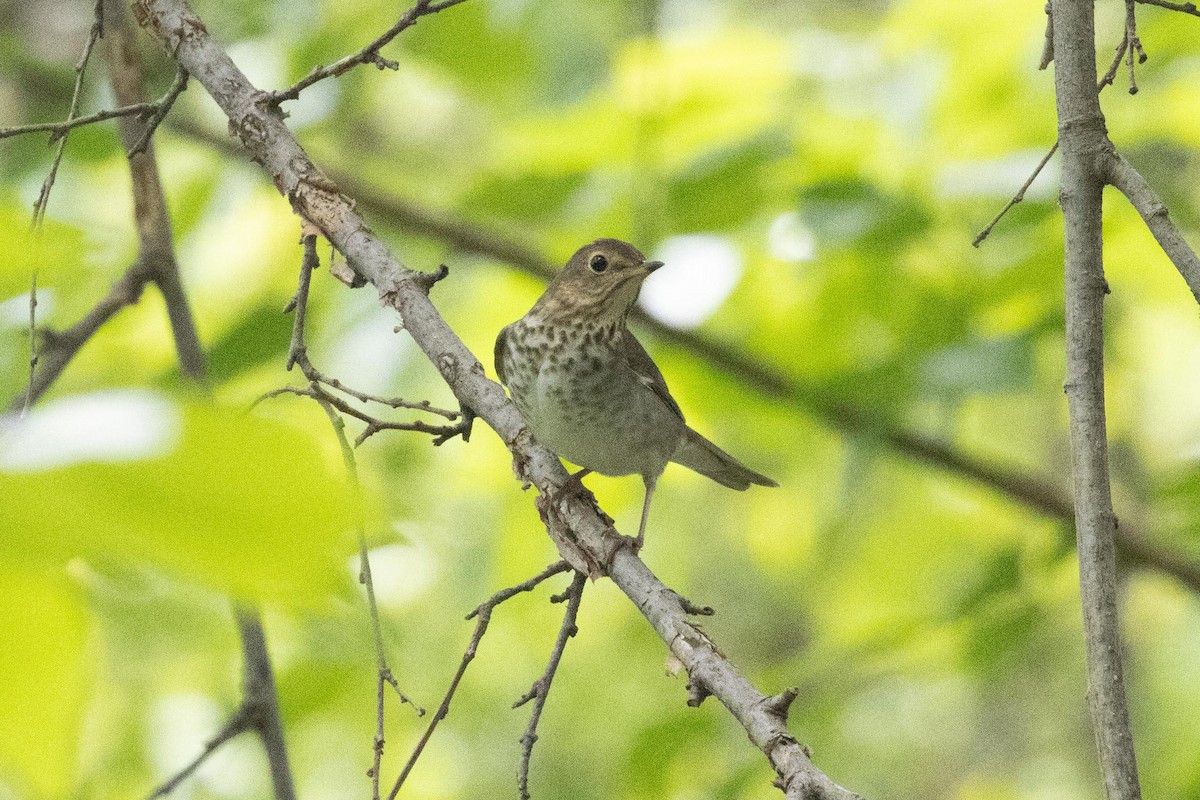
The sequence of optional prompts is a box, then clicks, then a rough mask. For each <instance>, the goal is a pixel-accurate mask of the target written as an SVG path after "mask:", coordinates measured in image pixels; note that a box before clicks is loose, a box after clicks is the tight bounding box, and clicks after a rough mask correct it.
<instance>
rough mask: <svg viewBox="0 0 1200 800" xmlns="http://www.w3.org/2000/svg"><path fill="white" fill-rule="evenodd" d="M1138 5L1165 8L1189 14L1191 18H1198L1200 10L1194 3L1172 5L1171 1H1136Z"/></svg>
mask: <svg viewBox="0 0 1200 800" xmlns="http://www.w3.org/2000/svg"><path fill="white" fill-rule="evenodd" d="M1137 1H1138V2H1139V3H1141V4H1143V5H1147V6H1158V7H1159V8H1167V9H1170V10H1171V11H1179V12H1182V13H1184V14H1191V15H1192V16H1193V17H1200V8H1197V7H1196V4H1195V3H1172V2H1171V0H1137Z"/></svg>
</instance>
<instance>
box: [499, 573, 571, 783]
mask: <svg viewBox="0 0 1200 800" xmlns="http://www.w3.org/2000/svg"><path fill="white" fill-rule="evenodd" d="M586 584H587V575H584V574H583V573H582V572H576V573H575V577H574V578H573V579H572V580H571V585H570V586H568V587H567V590H566V591H565V592H563V593H562V594H556V595H554V597H552V598H550V602H552V603H553V602H559V603H561V602H562V601H564V600H566V601H567V610H566V611H565V612H564V613H563V621H562V626H561V627H559V629H558V637H557V638H555V640H554V648H553V649H552V650H551V651H550V660H549V661H548V662H547V663H546V671H545V672H543V673H542V676H541V677H540V678H538V679H537V680H536V681H534V682H533V685H532V686H531V687H529V691H528V692H526V693H525V694H523V695H521V697H519V698H518V699H517V701H516V702H515V703H513V708H520V707H521V706H523V705H525V704H526V703H528V702H529V701H530V700H532V701H533V713H532V714H530V715H529V724H528V725H527V726H525V734H524V735H523V736H522V737H521V766H520V768H519V769H518V770H517V793H518V794H520V795H521V800H529V761H530V759H531V758H533V746H534V744H536V743H537V740H538V734H537V729H538V723H539V722H540V721H541V719H542V711H543V709H545V708H546V698H547V697H549V696H550V684H551V683H553V682H554V676H555V674H557V673H558V665H559V662H561V661H562V656H563V651H565V650H566V649H567V641H568V640H569V639H570V638H571V637H572V636H574V635H575V634H576V633H578V632H579V628H578V627H576V625H575V620H576V618H577V617H578V615H579V603H580V601H582V600H583V587H584V586H585V585H586Z"/></svg>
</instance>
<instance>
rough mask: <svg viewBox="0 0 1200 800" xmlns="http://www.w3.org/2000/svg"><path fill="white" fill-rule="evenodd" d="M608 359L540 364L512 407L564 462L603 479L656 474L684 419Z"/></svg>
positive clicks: (670, 451)
mask: <svg viewBox="0 0 1200 800" xmlns="http://www.w3.org/2000/svg"><path fill="white" fill-rule="evenodd" d="M607 359H608V354H607V353H602V354H588V355H587V356H585V357H584V358H582V359H579V360H573V361H571V362H570V363H569V364H568V363H563V362H562V361H561V360H560V361H559V362H558V363H556V364H550V363H546V362H543V363H542V364H541V365H540V368H539V369H538V370H537V372H536V373H534V374H533V375H529V376H528V377H530V378H532V380H531V381H530V383H531V384H532V385H529V386H528V387H526V389H527V390H526V391H523V392H520V393H519V394H520V399H519V400H518V402H517V406H518V408H519V409H520V411H521V414H522V416H523V417H524V418H525V421H526V422H527V423H528V424H529V427H530V429H531V430H532V431H533V435H534V436H535V437H536V438H537V440H538V441H539V442H541V443H542V444H544V445H545V446H546V447H548V448H550V449H551V450H553V451H554V452H555V453H557V454H558V455H560V456H562V457H563V458H565V459H567V460H568V461H571V462H573V463H575V464H578V465H580V466H582V467H587V468H588V469H590V470H593V471H594V472H599V473H601V474H604V475H630V474H635V473H636V474H642V475H652V476H657V475H659V474H660V473H661V472H662V470H663V468H664V467H665V466H666V464H667V461H669V460H670V458H671V455H672V454H673V453H674V452H675V448H676V447H678V445H679V442H680V440H681V439H682V437H683V431H684V426H683V421H682V420H680V419H679V418H678V417H677V416H676V415H675V414H674V413H673V412H672V411H671V410H670V409H669V408H667V406H666V404H665V403H663V401H662V399H661V398H659V397H658V396H657V395H655V394H654V392H653V390H651V389H650V388H649V387H647V386H646V385H645V384H643V383H641V381H639V380H638V379H637V376H636V375H634V374H633V372H632V371H631V370H629V369H628V367H625V366H624V364H620V365H619V368H617V367H616V366H614V365H612V364H610V363H609V362H608V360H607ZM516 394H517V393H514V395H516Z"/></svg>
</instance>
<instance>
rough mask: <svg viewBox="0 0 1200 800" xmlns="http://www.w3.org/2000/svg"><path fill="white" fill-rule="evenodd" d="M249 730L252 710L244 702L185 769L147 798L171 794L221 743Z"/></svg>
mask: <svg viewBox="0 0 1200 800" xmlns="http://www.w3.org/2000/svg"><path fill="white" fill-rule="evenodd" d="M249 730H253V725H251V723H250V710H249V708H248V707H247V706H246V704H245V703H244V702H243V703H242V704H241V705H239V706H238V708H237V711H235V712H234V713H233V714H232V715H231V716H230V717H229V719H227V720H226V721H225V724H224V725H222V726H221V730H219V731H217V733H216V735H215V736H213V738H211V739H209V740H208V741H207V742H205V743H204V749H203V750H201V751H200V753H199V755H197V756H196V757H195V758H194V759H192V760H191V761H190V762H189V763H188V764H187V766H185V767H184V768H183V769H181V770H179V771H178V772H176V773H175V774H174V775H172V776H171V777H170V778H168V779H167V780H165V781H163V782H162V783H161V784H159V785H158V787H157V788H156V789H155V790H154V791H153V792H151V793H150V794H149V795H147V796H146V800H157V798H159V797H166V796H167V795H169V794H171V792H173V791H175V790H176V789H177V788H178V787H179V785H180V784H181V783H183V782H184V781H185V780H187V779H188V778H190V777H191V775H192V773H193V772H195V771H196V770H197V769H199V768H200V767H201V766H202V765H203V764H204V762H205V761H208V759H209V758H210V757H211V756H212V755H213V753H215V752H217V750H219V749H221V745H223V744H225V743H226V742H228V741H229V740H230V739H233V738H235V737H237V736H239V735H240V734H243V733H245V732H246V731H249Z"/></svg>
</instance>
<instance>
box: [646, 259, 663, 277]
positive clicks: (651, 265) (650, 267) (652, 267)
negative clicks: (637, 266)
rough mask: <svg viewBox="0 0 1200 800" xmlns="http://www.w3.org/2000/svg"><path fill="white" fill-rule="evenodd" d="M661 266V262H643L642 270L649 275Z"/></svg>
mask: <svg viewBox="0 0 1200 800" xmlns="http://www.w3.org/2000/svg"><path fill="white" fill-rule="evenodd" d="M662 265H663V262H661V261H643V262H642V269H644V270H646V274H647V275H649V274H650V273H651V272H654V270H656V269H658V268H659V267H661V266H662Z"/></svg>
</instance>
